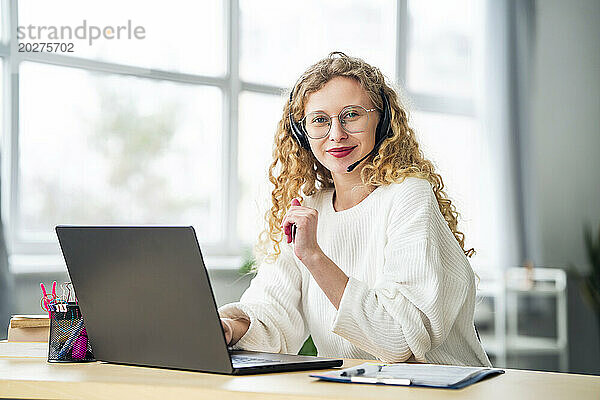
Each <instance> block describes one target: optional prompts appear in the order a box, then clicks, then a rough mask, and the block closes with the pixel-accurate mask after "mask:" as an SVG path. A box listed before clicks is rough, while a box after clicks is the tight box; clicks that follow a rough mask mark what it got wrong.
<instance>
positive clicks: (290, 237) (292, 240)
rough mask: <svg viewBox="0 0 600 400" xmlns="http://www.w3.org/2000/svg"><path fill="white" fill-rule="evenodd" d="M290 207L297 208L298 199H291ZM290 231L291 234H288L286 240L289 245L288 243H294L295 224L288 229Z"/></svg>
mask: <svg viewBox="0 0 600 400" xmlns="http://www.w3.org/2000/svg"><path fill="white" fill-rule="evenodd" d="M292 205H293V206H299V205H300V202H299V201H298V199H293V200H292ZM290 230H291V232H290V234H289V235H290V236H289V238H288V243H290V242H293V243H295V241H296V224H292V225H291V227H290Z"/></svg>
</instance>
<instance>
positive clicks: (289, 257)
mask: <svg viewBox="0 0 600 400" xmlns="http://www.w3.org/2000/svg"><path fill="white" fill-rule="evenodd" d="M280 246H281V254H280V255H279V257H278V258H277V260H276V262H275V263H272V264H269V263H263V264H261V265H260V266H259V268H258V273H257V275H256V277H254V279H253V280H252V282H251V283H250V287H249V288H248V289H246V291H245V292H244V294H243V295H242V297H241V298H240V301H239V302H237V303H231V304H227V305H224V306H222V307H220V308H219V314H220V315H221V317H226V318H236V317H246V318H249V319H250V327H249V328H248V331H247V332H246V334H245V335H244V336H242V338H241V339H240V340H239V341H238V342H237V343H236V344H235V346H234V349H243V350H253V351H263V352H270V353H288V354H297V353H298V351H299V350H300V347H301V346H302V344H303V342H304V340H306V337H307V336H308V333H307V328H306V325H305V322H304V318H303V317H302V312H301V299H300V298H301V287H302V276H301V272H300V270H299V269H298V266H297V264H296V262H295V259H294V254H293V252H292V250H291V248H290V246H289V245H287V244H286V243H281V244H280Z"/></svg>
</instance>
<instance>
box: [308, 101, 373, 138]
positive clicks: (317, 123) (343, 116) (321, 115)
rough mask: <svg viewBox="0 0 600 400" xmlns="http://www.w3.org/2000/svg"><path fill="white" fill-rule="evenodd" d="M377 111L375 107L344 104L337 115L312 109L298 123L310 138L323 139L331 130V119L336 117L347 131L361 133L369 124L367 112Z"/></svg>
mask: <svg viewBox="0 0 600 400" xmlns="http://www.w3.org/2000/svg"><path fill="white" fill-rule="evenodd" d="M373 111H377V109H376V108H371V109H369V110H367V109H366V108H364V107H363V106H354V105H351V106H346V107H344V108H343V109H342V111H340V113H339V114H338V115H328V114H326V113H325V112H323V111H314V112H311V113H308V114H306V116H305V117H304V118H302V120H301V121H300V123H301V124H302V125H303V126H304V129H305V130H306V134H307V135H308V137H309V138H311V139H323V138H324V137H327V135H329V131H330V130H331V119H332V118H334V117H337V119H338V120H339V121H340V125H341V126H342V128H343V129H344V130H345V131H346V132H348V133H352V134H353V133H362V132H364V131H365V129H367V126H369V113H370V112H373Z"/></svg>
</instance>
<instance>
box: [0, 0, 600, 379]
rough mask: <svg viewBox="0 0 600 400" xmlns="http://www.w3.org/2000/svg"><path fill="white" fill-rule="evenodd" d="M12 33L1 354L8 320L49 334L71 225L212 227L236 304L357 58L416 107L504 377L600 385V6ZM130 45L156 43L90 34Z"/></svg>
mask: <svg viewBox="0 0 600 400" xmlns="http://www.w3.org/2000/svg"><path fill="white" fill-rule="evenodd" d="M0 15H1V18H0V61H1V63H2V68H1V69H0V89H1V90H0V104H2V112H1V113H0V121H1V124H0V127H1V130H2V131H1V135H2V143H1V167H2V173H1V211H2V214H1V215H2V224H0V234H1V235H0V236H1V237H2V240H0V339H2V338H5V337H6V326H7V324H8V319H9V317H10V315H11V314H41V313H42V311H41V310H40V307H39V301H40V294H39V283H40V282H45V283H46V284H49V283H51V282H52V281H53V280H58V281H59V282H64V281H66V280H68V276H67V273H66V268H65V265H64V261H63V259H62V256H61V254H60V251H59V247H58V243H57V240H56V236H55V234H54V229H53V228H54V226H55V225H56V224H185V225H194V227H195V229H196V232H197V233H198V237H199V240H200V244H201V247H202V249H203V253H204V255H205V261H206V264H207V267H208V269H209V274H210V276H211V278H212V281H213V287H214V290H215V292H216V297H217V301H218V303H219V304H224V303H226V302H230V301H235V300H237V299H239V296H240V295H241V293H242V292H243V290H244V289H245V288H246V287H247V285H248V283H249V281H250V279H251V276H249V275H244V274H243V271H242V273H241V272H240V268H241V267H242V266H243V265H244V264H245V263H247V262H248V261H249V260H250V257H251V256H250V249H251V247H252V245H253V243H254V241H255V240H256V238H257V235H258V233H259V232H260V230H261V229H262V228H263V224H262V215H263V213H264V211H265V210H266V207H267V205H268V203H267V202H266V201H267V199H268V198H269V196H270V186H269V185H268V184H267V179H266V176H267V166H268V164H269V162H270V160H271V151H272V142H273V134H274V132H275V129H276V125H277V122H278V120H279V119H280V118H281V116H282V110H283V105H284V102H285V101H286V96H285V93H286V91H287V90H289V89H290V88H291V87H292V85H293V84H294V83H295V81H296V79H297V78H298V76H299V75H300V74H301V73H302V72H303V71H304V70H305V69H306V68H307V67H308V66H309V65H311V64H313V63H314V62H316V61H317V60H318V59H320V58H323V57H325V56H326V55H327V54H328V53H329V52H331V51H334V50H339V51H343V52H346V53H347V54H349V55H352V56H357V57H361V58H363V59H365V60H366V61H367V62H369V63H371V64H373V65H375V66H378V67H379V68H380V69H381V71H382V72H383V73H384V74H385V75H386V77H387V79H388V81H389V82H391V83H393V84H395V85H396V86H397V87H398V88H399V90H400V92H401V94H402V96H403V99H404V102H405V104H406V106H407V108H408V111H409V114H410V119H409V121H410V123H411V125H412V127H413V128H414V129H415V130H416V132H417V135H418V138H419V140H420V143H421V146H422V148H423V151H424V153H425V155H426V156H427V157H428V158H429V159H431V160H432V161H433V162H434V164H435V165H436V167H437V169H438V171H439V172H440V173H441V174H442V176H443V178H444V182H445V184H446V187H447V193H448V194H449V195H450V197H451V198H452V199H453V201H454V202H455V204H456V206H457V209H458V211H459V212H460V213H461V220H460V224H459V228H461V230H462V231H463V232H464V233H465V235H466V245H467V246H469V247H474V248H475V249H476V250H477V254H476V255H475V256H474V257H473V258H472V259H471V263H472V265H473V268H474V269H475V271H476V272H477V274H478V275H479V277H480V282H479V291H478V297H479V298H478V303H477V310H476V325H477V327H478V329H479V331H480V333H481V336H482V342H483V344H484V347H485V348H486V350H487V351H488V353H489V354H490V356H491V358H492V360H493V362H494V364H495V365H496V366H500V367H510V368H528V369H539V370H549V371H569V372H578V373H591V374H600V334H599V329H598V328H599V326H600V304H599V303H598V299H600V293H598V289H599V288H600V270H599V268H600V267H599V266H598V262H599V260H600V23H599V21H600V1H597V0H574V1H569V2H564V1H559V0H538V1H535V0H522V1H518V0H452V1H443V0H397V1H392V0H378V1H368V2H367V1H357V0H349V1H344V2H339V1H333V0H331V1H329V0H325V1H324V0H320V1H316V0H315V1H312V0H309V1H303V2H287V1H274V0H253V1H250V0H227V1H208V0H206V1H196V2H189V1H183V0H172V1H170V2H168V3H165V2H159V1H147V0H146V1H141V0H138V1H127V2H122V1H116V0H105V1H103V2H81V1H75V0H54V1H48V0H19V1H11V0H2V1H1V3H0ZM128 24H130V25H131V26H133V27H142V28H143V30H144V35H143V36H144V37H143V38H142V39H137V38H135V37H131V36H127V31H126V30H124V31H123V32H124V33H123V34H122V37H121V38H114V39H111V40H109V39H105V38H99V39H97V40H94V41H92V43H91V44H90V37H89V36H90V31H86V30H85V28H86V27H87V28H88V29H89V27H90V26H98V27H101V28H105V27H113V28H115V29H114V30H116V27H117V26H125V27H126V26H127V25H128ZM80 26H83V28H82V29H81V30H80V33H82V32H87V34H88V36H87V37H86V38H84V39H79V38H75V37H71V38H69V37H68V31H69V29H72V30H73V31H75V29H76V28H77V27H80ZM29 27H32V28H31V29H29ZM39 27H46V29H43V30H42V31H41V32H40V31H39V29H38V28H39ZM52 27H55V28H56V29H55V31H56V32H58V34H57V35H58V36H54V37H49V36H48V34H49V32H51V31H52V29H51V28H52ZM19 32H21V33H22V35H20V36H21V37H17V34H18V33H19ZM61 34H62V37H60V35H61ZM40 36H41V37H40ZM41 42H53V43H64V44H65V45H67V44H69V43H73V48H72V50H73V51H72V52H66V51H51V52H48V51H44V52H39V51H38V52H34V51H33V46H32V45H33V44H34V43H41ZM28 43H29V45H26V44H28ZM63 49H66V47H63ZM586 227H589V229H590V237H593V238H594V239H593V240H589V241H587V242H586V235H585V234H584V231H585V229H586ZM594 271H596V272H595V274H596V275H593V273H594ZM594 279H596V280H595V281H594ZM594 282H595V283H594ZM594 285H595V286H594ZM594 290H596V291H594ZM155 295H162V294H155ZM594 299H595V302H594Z"/></svg>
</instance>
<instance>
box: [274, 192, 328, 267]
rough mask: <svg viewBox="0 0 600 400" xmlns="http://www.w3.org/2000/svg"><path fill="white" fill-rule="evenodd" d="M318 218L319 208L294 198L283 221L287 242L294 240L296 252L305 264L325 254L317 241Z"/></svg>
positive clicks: (282, 225)
mask: <svg viewBox="0 0 600 400" xmlns="http://www.w3.org/2000/svg"><path fill="white" fill-rule="evenodd" d="M318 220H319V213H318V212H317V210H315V209H313V208H309V207H303V206H301V205H300V201H298V199H293V200H292V203H291V205H290V208H289V210H288V212H287V213H286V214H285V216H284V217H283V221H282V223H281V227H282V228H283V232H284V233H285V234H286V235H287V242H288V243H291V242H292V240H293V242H294V253H295V254H296V256H297V257H298V258H299V259H300V261H302V262H303V263H304V264H305V265H307V261H308V260H310V259H314V258H315V257H316V256H319V255H322V254H323V251H322V250H321V247H319V244H318V243H317V224H318ZM294 226H295V228H294ZM307 266H308V265H307Z"/></svg>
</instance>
